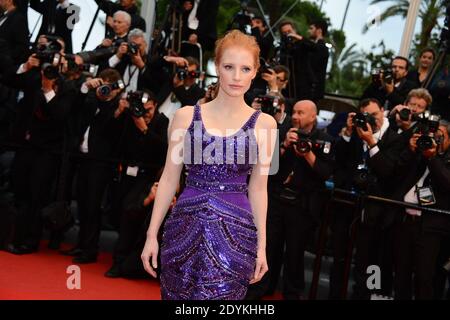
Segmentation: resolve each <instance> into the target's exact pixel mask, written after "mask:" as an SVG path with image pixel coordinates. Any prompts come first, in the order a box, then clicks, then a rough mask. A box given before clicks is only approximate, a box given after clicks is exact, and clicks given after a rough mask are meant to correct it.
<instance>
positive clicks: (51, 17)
mask: <svg viewBox="0 0 450 320" xmlns="http://www.w3.org/2000/svg"><path fill="white" fill-rule="evenodd" d="M30 7H31V8H32V9H34V10H36V11H37V12H39V13H40V14H42V25H41V29H40V30H39V36H40V35H43V34H46V35H54V36H58V37H61V38H62V39H63V40H64V43H65V44H66V52H67V53H72V30H73V28H74V26H70V24H69V21H70V20H71V18H72V15H73V14H74V13H76V14H79V13H80V8H79V7H78V6H75V5H74V4H72V3H70V2H69V1H68V0H58V1H54V0H44V1H41V0H30ZM69 7H71V8H70V10H69ZM78 20H79V16H77V17H76V19H75V20H74V22H75V23H77V22H78Z"/></svg>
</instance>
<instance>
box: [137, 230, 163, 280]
mask: <svg viewBox="0 0 450 320" xmlns="http://www.w3.org/2000/svg"><path fill="white" fill-rule="evenodd" d="M158 252H159V245H158V240H156V238H149V237H147V240H146V241H145V245H144V249H143V250H142V254H141V260H142V263H143V265H144V269H145V271H147V272H148V273H149V274H150V275H151V276H152V277H153V278H156V271H155V269H157V268H158ZM150 260H151V262H152V263H151V265H150Z"/></svg>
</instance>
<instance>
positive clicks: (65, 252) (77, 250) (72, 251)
mask: <svg viewBox="0 0 450 320" xmlns="http://www.w3.org/2000/svg"><path fill="white" fill-rule="evenodd" d="M59 253H60V254H62V255H64V256H72V257H78V256H80V255H81V254H82V253H83V250H81V249H80V248H79V247H78V246H75V247H73V248H71V249H68V250H60V251H59Z"/></svg>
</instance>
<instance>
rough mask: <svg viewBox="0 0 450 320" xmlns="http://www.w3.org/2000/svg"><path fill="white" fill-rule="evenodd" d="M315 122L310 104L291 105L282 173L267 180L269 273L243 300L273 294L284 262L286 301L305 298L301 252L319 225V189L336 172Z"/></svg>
mask: <svg viewBox="0 0 450 320" xmlns="http://www.w3.org/2000/svg"><path fill="white" fill-rule="evenodd" d="M316 122H317V107H316V105H315V104H314V103H313V102H312V101H309V100H303V101H299V102H297V103H296V104H295V105H294V108H293V111H292V122H291V126H292V127H291V128H290V129H289V131H288V133H287V134H286V137H285V139H284V141H283V143H282V144H281V147H280V148H281V149H280V153H281V158H280V169H279V171H278V173H277V174H276V175H274V176H270V177H269V185H268V190H269V205H268V214H267V248H266V252H267V262H268V265H269V272H268V273H267V274H266V275H265V276H264V277H263V279H262V280H261V281H260V282H259V283H257V284H255V285H252V286H250V288H249V291H248V294H247V299H260V298H261V297H262V296H263V295H266V294H273V292H274V291H275V289H276V287H277V281H278V278H279V275H280V271H281V267H282V265H283V262H284V269H283V270H284V271H283V289H282V292H283V297H284V299H289V300H298V299H302V297H303V296H304V289H305V280H304V252H305V249H306V248H308V246H309V245H310V244H311V241H313V237H314V233H315V229H316V227H317V226H318V225H319V222H320V217H321V213H322V211H323V206H324V204H325V203H326V200H327V199H326V196H325V195H324V194H323V193H322V191H323V190H324V189H325V181H326V180H328V179H329V178H330V177H331V174H332V173H333V170H334V156H333V151H332V148H331V146H332V141H333V140H332V137H330V136H329V135H328V134H326V133H325V132H323V131H321V130H318V129H317V128H316ZM285 245H286V252H284V247H285Z"/></svg>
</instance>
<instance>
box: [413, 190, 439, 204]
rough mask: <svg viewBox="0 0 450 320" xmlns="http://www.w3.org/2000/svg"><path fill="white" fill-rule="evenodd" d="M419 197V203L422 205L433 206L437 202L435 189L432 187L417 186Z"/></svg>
mask: <svg viewBox="0 0 450 320" xmlns="http://www.w3.org/2000/svg"><path fill="white" fill-rule="evenodd" d="M416 192H417V197H418V198H419V203H420V205H422V206H431V205H433V204H435V203H436V199H435V198H434V193H433V189H431V187H421V188H416Z"/></svg>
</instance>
